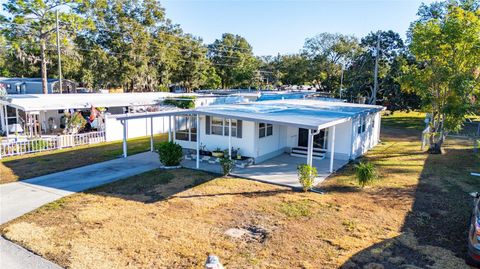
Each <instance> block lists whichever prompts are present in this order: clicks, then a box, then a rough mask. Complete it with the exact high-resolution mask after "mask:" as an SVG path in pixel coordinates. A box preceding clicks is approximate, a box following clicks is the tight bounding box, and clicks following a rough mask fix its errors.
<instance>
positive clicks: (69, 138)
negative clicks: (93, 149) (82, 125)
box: [0, 131, 105, 159]
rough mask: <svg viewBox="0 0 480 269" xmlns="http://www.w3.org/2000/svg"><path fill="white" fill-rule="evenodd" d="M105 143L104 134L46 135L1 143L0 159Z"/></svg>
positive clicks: (101, 132)
mask: <svg viewBox="0 0 480 269" xmlns="http://www.w3.org/2000/svg"><path fill="white" fill-rule="evenodd" d="M101 142H105V132H104V131H99V132H89V133H82V134H69V135H47V136H42V137H38V138H32V139H30V138H24V139H10V140H8V141H1V144H0V159H1V158H3V157H8V156H16V155H24V154H29V153H35V152H41V151H48V150H55V149H61V148H69V147H76V146H81V145H91V144H96V143H101Z"/></svg>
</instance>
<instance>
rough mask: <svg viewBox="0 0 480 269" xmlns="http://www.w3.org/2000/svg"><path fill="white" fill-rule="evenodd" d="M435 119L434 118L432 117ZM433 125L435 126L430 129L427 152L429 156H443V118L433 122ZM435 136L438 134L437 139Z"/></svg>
mask: <svg viewBox="0 0 480 269" xmlns="http://www.w3.org/2000/svg"><path fill="white" fill-rule="evenodd" d="M433 115H435V114H433ZM432 118H433V119H435V116H433V117H432ZM433 125H434V126H435V125H437V126H436V127H434V128H433V129H432V132H433V133H432V134H430V139H429V142H430V146H429V149H428V152H429V153H430V154H443V148H442V145H443V142H444V141H445V135H444V133H443V118H442V119H441V120H440V119H439V120H433ZM435 134H439V135H438V138H436V137H435Z"/></svg>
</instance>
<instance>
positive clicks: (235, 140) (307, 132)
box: [119, 99, 384, 185]
mask: <svg viewBox="0 0 480 269" xmlns="http://www.w3.org/2000/svg"><path fill="white" fill-rule="evenodd" d="M383 109H384V108H383V107H382V106H373V105H360V104H351V103H343V102H328V101H319V100H310V99H289V100H273V101H261V102H252V103H240V104H228V105H213V106H206V107H198V108H196V109H193V110H187V111H174V112H173V111H172V112H160V113H158V114H156V115H155V113H154V114H153V115H149V116H150V117H166V116H168V117H170V118H171V119H172V120H173V124H172V128H171V129H170V131H171V132H170V131H169V134H170V136H169V137H170V139H171V140H173V141H175V142H176V143H178V144H180V145H181V146H182V147H183V148H184V149H185V161H184V166H187V167H192V168H197V169H202V167H203V169H206V170H215V169H214V168H212V165H217V169H219V165H218V164H216V163H217V162H218V161H217V162H216V161H215V160H214V158H212V157H211V156H209V155H210V154H209V152H212V151H218V150H224V151H226V152H228V154H229V156H232V158H234V159H237V157H236V156H238V157H239V160H238V163H239V164H240V163H242V162H243V161H244V160H247V162H246V164H245V163H242V165H237V166H238V167H237V168H236V169H235V171H234V174H235V175H239V176H244V177H249V178H254V179H258V180H264V181H275V180H280V181H281V180H285V181H286V182H290V183H291V184H290V183H288V184H287V185H292V184H293V185H295V184H294V183H292V182H296V166H297V165H298V164H300V163H307V164H310V165H314V166H316V167H317V170H319V174H320V175H321V178H320V179H322V177H323V178H325V177H326V176H328V175H329V174H330V173H332V172H333V171H334V170H336V169H339V168H340V167H342V166H343V165H345V164H346V163H347V162H348V161H349V160H352V159H355V158H357V157H359V156H361V155H362V154H364V153H365V152H366V151H368V150H369V149H371V148H373V147H374V146H375V145H377V143H378V141H379V138H380V121H381V116H380V112H381V111H382V110H383ZM135 118H136V117H133V118H129V117H123V118H119V120H120V121H128V120H132V119H135ZM124 149H126V146H124ZM233 152H235V153H233ZM232 153H233V154H232ZM124 155H125V156H126V152H124ZM204 155H206V156H204ZM292 178H294V179H292ZM292 180H293V181H292Z"/></svg>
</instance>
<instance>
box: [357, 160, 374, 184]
mask: <svg viewBox="0 0 480 269" xmlns="http://www.w3.org/2000/svg"><path fill="white" fill-rule="evenodd" d="M355 175H356V176H357V180H358V184H359V185H360V186H361V187H362V188H363V187H365V185H367V184H370V183H371V182H372V181H373V180H375V179H376V178H377V169H375V166H374V165H373V163H370V162H360V163H359V164H357V165H355Z"/></svg>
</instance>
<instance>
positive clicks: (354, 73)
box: [346, 31, 407, 103]
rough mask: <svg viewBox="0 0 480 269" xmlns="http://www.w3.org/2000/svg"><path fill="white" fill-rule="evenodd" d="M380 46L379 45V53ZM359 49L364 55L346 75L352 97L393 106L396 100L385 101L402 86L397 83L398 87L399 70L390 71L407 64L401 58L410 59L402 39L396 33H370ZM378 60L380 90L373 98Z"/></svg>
mask: <svg viewBox="0 0 480 269" xmlns="http://www.w3.org/2000/svg"><path fill="white" fill-rule="evenodd" d="M378 41H380V42H378ZM377 45H379V51H378V52H377ZM360 46H361V49H362V52H361V53H359V54H357V55H356V57H355V60H354V61H353V62H352V64H351V65H350V67H349V68H348V71H347V72H346V81H347V84H348V85H349V94H350V95H351V97H352V98H355V97H359V96H362V97H367V100H368V101H369V102H370V101H373V100H375V99H376V100H382V101H386V102H390V103H391V102H392V101H393V99H390V100H385V98H386V96H390V97H393V96H394V95H392V94H394V93H395V89H397V88H398V86H399V85H397V84H398V83H397V84H396V78H397V77H398V76H399V73H398V68H397V69H395V70H397V71H395V70H391V69H392V67H393V66H394V65H395V66H397V67H398V65H399V64H406V62H405V61H403V60H400V59H399V57H400V58H405V59H406V57H407V56H406V54H405V45H404V42H403V40H402V38H401V37H400V35H399V34H398V33H396V32H394V31H379V32H376V33H374V32H371V33H370V34H368V35H367V36H365V37H364V38H362V40H361V43H360ZM376 58H377V59H378V90H377V92H376V93H375V94H376V96H375V98H374V96H373V95H374V70H375V60H376ZM397 93H398V91H397ZM396 97H398V95H397V96H396Z"/></svg>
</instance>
